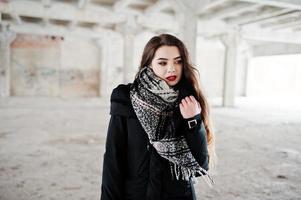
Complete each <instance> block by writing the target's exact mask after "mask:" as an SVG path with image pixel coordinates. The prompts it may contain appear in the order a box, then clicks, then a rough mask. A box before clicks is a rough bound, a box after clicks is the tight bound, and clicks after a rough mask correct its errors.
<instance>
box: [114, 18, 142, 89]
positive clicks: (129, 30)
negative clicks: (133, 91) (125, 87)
mask: <svg viewBox="0 0 301 200" xmlns="http://www.w3.org/2000/svg"><path fill="white" fill-rule="evenodd" d="M116 30H117V31H118V32H120V33H121V34H122V35H123V83H125V84H127V83H129V82H132V81H133V78H134V70H133V69H134V67H135V66H133V64H134V45H135V37H136V35H137V33H138V32H139V31H140V30H141V27H139V26H138V24H137V21H136V17H135V16H128V18H127V20H126V23H125V24H122V25H119V26H117V27H116Z"/></svg>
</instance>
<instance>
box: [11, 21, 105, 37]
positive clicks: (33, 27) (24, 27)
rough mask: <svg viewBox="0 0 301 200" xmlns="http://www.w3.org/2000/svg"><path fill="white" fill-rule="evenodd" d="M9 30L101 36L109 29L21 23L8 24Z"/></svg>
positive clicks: (58, 34) (30, 32)
mask: <svg viewBox="0 0 301 200" xmlns="http://www.w3.org/2000/svg"><path fill="white" fill-rule="evenodd" d="M9 30H10V31H12V32H15V33H20V34H33V35H35V34H36V35H55V36H76V37H83V38H101V37H102V34H103V33H105V32H108V31H111V30H107V29H102V30H101V31H97V29H95V30H94V29H85V28H80V27H76V28H74V29H72V30H70V29H69V28H68V27H62V26H57V25H52V24H49V25H48V26H46V27H43V26H40V25H37V24H33V23H23V24H21V25H10V26H9Z"/></svg>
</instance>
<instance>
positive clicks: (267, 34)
mask: <svg viewBox="0 0 301 200" xmlns="http://www.w3.org/2000/svg"><path fill="white" fill-rule="evenodd" d="M241 35H242V37H243V39H246V40H256V41H263V42H264V41H266V42H282V43H292V44H301V33H292V32H285V33H284V32H280V31H271V30H257V31H256V30H251V29H244V30H242V31H241Z"/></svg>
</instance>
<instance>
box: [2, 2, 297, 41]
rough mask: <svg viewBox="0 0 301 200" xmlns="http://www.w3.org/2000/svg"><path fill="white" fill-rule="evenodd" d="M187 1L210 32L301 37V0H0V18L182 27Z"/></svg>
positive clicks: (65, 30)
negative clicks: (180, 19)
mask: <svg viewBox="0 0 301 200" xmlns="http://www.w3.org/2000/svg"><path fill="white" fill-rule="evenodd" d="M184 2H185V3H184ZM187 2H190V3H187ZM194 4H195V6H191V5H194ZM189 5H190V7H189ZM185 7H186V10H187V11H186V12H195V16H196V17H198V34H199V35H201V36H204V37H208V38H210V37H215V36H219V35H221V34H225V33H227V32H229V31H236V32H239V33H241V34H242V35H243V36H244V37H245V38H247V39H252V38H253V39H256V40H263V41H273V42H277V41H279V42H289V43H301V1H300V0H185V1H181V0H22V1H21V0H0V24H1V29H2V31H3V30H5V29H10V30H12V31H14V32H19V33H32V34H53V35H66V34H70V33H73V34H78V35H81V36H86V37H98V36H99V33H101V32H104V31H120V30H122V28H120V27H124V26H125V25H126V26H128V27H130V28H135V29H137V30H151V31H157V32H160V31H170V32H175V33H177V32H179V31H180V30H179V24H178V21H177V15H179V14H185V9H179V8H185ZM187 8H188V9H187ZM182 10H184V13H180V12H182Z"/></svg>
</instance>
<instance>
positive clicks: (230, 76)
mask: <svg viewBox="0 0 301 200" xmlns="http://www.w3.org/2000/svg"><path fill="white" fill-rule="evenodd" d="M221 40H222V42H223V44H224V45H225V54H226V55H225V62H224V85H223V106H226V107H228V106H229V107H232V106H234V105H235V102H234V101H235V96H236V93H235V92H236V70H237V65H238V44H239V35H238V34H237V33H233V32H231V33H229V34H227V35H224V36H222V37H221Z"/></svg>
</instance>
